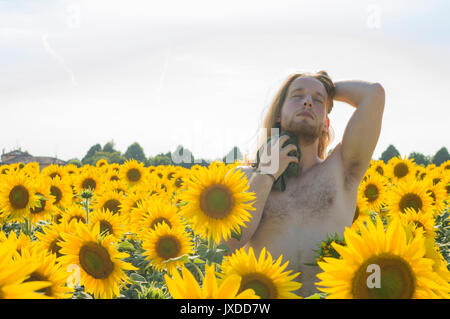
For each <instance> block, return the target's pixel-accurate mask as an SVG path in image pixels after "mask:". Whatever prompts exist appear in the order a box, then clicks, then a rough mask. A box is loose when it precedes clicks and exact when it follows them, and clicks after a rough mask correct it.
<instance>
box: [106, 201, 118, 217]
mask: <svg viewBox="0 0 450 319" xmlns="http://www.w3.org/2000/svg"><path fill="white" fill-rule="evenodd" d="M119 205H120V202H119V201H118V200H117V199H108V200H107V201H106V202H105V204H104V205H103V208H104V209H109V211H111V212H112V213H113V214H117V213H118V212H119V211H120V208H119Z"/></svg>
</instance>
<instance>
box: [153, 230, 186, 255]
mask: <svg viewBox="0 0 450 319" xmlns="http://www.w3.org/2000/svg"><path fill="white" fill-rule="evenodd" d="M180 251H181V244H180V242H179V240H178V239H177V238H175V237H173V236H170V235H166V236H162V237H161V238H160V239H159V240H158V242H157V243H156V253H157V254H158V256H159V257H161V258H162V259H164V260H167V259H170V258H174V257H177V256H178V255H179V253H180Z"/></svg>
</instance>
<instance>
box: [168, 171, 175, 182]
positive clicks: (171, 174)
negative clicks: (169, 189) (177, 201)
mask: <svg viewBox="0 0 450 319" xmlns="http://www.w3.org/2000/svg"><path fill="white" fill-rule="evenodd" d="M173 175H175V173H174V172H170V173H169V174H167V178H168V179H169V180H171V179H172V178H173Z"/></svg>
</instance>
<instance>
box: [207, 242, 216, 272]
mask: <svg viewBox="0 0 450 319" xmlns="http://www.w3.org/2000/svg"><path fill="white" fill-rule="evenodd" d="M213 250H215V241H214V239H213V237H212V235H211V236H209V240H208V251H213ZM211 264H212V262H211V261H210V260H209V259H208V266H211Z"/></svg>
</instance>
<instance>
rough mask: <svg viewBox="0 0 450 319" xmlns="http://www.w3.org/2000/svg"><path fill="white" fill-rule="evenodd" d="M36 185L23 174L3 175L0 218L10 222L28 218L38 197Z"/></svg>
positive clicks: (0, 191)
mask: <svg viewBox="0 0 450 319" xmlns="http://www.w3.org/2000/svg"><path fill="white" fill-rule="evenodd" d="M35 188H36V184H35V182H34V180H31V179H30V178H28V177H27V176H26V175H24V174H23V173H14V174H9V175H5V176H3V177H2V179H1V183H0V212H1V217H8V216H9V218H10V221H18V222H22V220H23V218H29V216H30V209H31V208H34V207H36V206H37V205H38V202H39V197H38V196H37V195H36V193H35Z"/></svg>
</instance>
